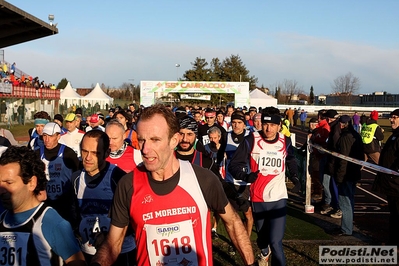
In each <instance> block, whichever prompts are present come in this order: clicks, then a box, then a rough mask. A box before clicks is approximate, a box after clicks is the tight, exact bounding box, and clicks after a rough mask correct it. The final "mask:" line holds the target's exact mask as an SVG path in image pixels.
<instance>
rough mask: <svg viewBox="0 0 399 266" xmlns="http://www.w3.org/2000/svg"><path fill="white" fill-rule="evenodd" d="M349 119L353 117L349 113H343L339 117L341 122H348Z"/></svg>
mask: <svg viewBox="0 0 399 266" xmlns="http://www.w3.org/2000/svg"><path fill="white" fill-rule="evenodd" d="M349 121H351V117H350V116H349V115H341V117H340V118H339V122H340V123H344V124H346V123H348V122H349Z"/></svg>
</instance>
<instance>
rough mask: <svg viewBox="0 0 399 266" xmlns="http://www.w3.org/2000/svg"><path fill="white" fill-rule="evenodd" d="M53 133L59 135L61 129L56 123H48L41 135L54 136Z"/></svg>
mask: <svg viewBox="0 0 399 266" xmlns="http://www.w3.org/2000/svg"><path fill="white" fill-rule="evenodd" d="M55 133H61V128H60V126H59V125H58V124H57V123H54V122H50V123H47V124H46V125H45V126H44V128H43V134H47V135H49V136H52V135H54V134H55Z"/></svg>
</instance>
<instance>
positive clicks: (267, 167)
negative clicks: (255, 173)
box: [256, 150, 283, 176]
mask: <svg viewBox="0 0 399 266" xmlns="http://www.w3.org/2000/svg"><path fill="white" fill-rule="evenodd" d="M258 156H259V157H258V158H257V160H256V161H257V163H258V169H259V172H260V173H261V174H262V175H264V176H267V175H276V174H279V173H281V171H282V170H283V161H282V156H281V154H280V153H279V152H277V151H265V150H262V151H261V152H260V153H259V155H258Z"/></svg>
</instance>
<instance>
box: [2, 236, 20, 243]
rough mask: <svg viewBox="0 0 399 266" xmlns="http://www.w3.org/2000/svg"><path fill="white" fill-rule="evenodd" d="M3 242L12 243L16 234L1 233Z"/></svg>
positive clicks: (15, 238)
mask: <svg viewBox="0 0 399 266" xmlns="http://www.w3.org/2000/svg"><path fill="white" fill-rule="evenodd" d="M1 240H2V242H3V243H12V242H16V241H17V236H16V235H3V236H2V238H1Z"/></svg>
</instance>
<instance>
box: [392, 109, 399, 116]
mask: <svg viewBox="0 0 399 266" xmlns="http://www.w3.org/2000/svg"><path fill="white" fill-rule="evenodd" d="M393 115H396V116H399V109H395V110H393V111H392V112H391V116H393Z"/></svg>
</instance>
